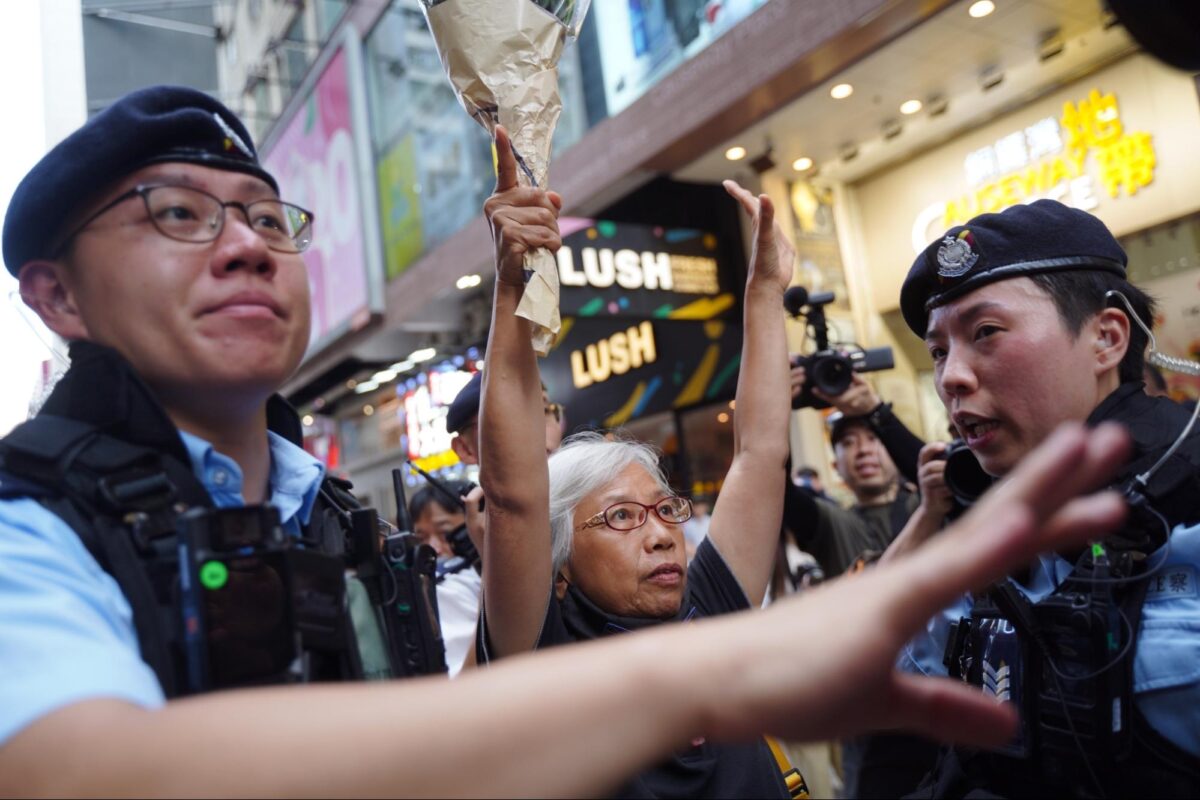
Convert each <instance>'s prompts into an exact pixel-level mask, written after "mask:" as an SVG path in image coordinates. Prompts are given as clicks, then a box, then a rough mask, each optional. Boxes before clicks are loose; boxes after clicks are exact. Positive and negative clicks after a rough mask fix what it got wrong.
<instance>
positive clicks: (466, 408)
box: [446, 372, 483, 433]
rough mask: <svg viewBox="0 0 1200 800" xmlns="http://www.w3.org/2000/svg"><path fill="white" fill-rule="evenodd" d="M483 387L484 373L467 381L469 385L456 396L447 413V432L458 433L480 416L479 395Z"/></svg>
mask: <svg viewBox="0 0 1200 800" xmlns="http://www.w3.org/2000/svg"><path fill="white" fill-rule="evenodd" d="M482 387H483V373H482V372H476V373H475V374H474V375H472V376H471V380H469V381H467V385H466V386H464V387H463V388H462V389H461V390H459V392H458V394H457V395H455V396H454V402H452V403H451V404H450V410H449V411H447V412H446V430H448V431H449V432H450V433H458V432H459V431H461V430H462V429H463V428H465V427H466V426H467V425H468V424H470V422H471V420H473V419H475V418H476V417H478V416H479V393H480V389H481V388H482Z"/></svg>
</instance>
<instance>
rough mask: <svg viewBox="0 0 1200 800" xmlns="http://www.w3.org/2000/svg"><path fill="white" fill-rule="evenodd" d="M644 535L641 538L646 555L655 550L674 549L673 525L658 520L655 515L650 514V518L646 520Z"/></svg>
mask: <svg viewBox="0 0 1200 800" xmlns="http://www.w3.org/2000/svg"><path fill="white" fill-rule="evenodd" d="M644 527H645V531H646V533H645V535H644V536H643V537H642V544H643V546H644V547H645V548H646V552H647V553H653V552H655V551H657V550H666V551H670V550H674V549H675V531H674V530H672V529H673V528H675V527H678V526H675V525H668V524H667V523H665V522H663V521H662V520H661V519H659V518H658V515H657V514H654V513H653V512H651V514H650V518H649V519H647V520H646V524H645V526H644Z"/></svg>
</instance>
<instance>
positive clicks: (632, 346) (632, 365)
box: [541, 317, 742, 430]
mask: <svg viewBox="0 0 1200 800" xmlns="http://www.w3.org/2000/svg"><path fill="white" fill-rule="evenodd" d="M741 348H742V328H741V325H740V324H738V323H736V322H730V321H725V320H719V319H718V320H707V321H691V320H672V319H642V320H639V319H636V318H621V317H608V318H600V319H595V318H585V317H569V318H566V319H564V320H563V333H562V334H561V335H560V336H559V340H558V343H557V345H556V346H555V348H554V350H553V351H551V353H550V355H549V356H547V357H546V358H545V359H543V361H542V362H541V373H542V379H543V381H545V383H546V389H547V391H548V392H549V394H550V397H552V398H553V399H554V400H556V401H559V402H562V403H564V404H565V405H566V410H567V429H568V430H576V429H579V428H616V427H620V426H621V425H623V424H625V423H626V422H629V421H630V420H633V419H637V418H639V417H644V416H647V415H650V414H654V413H657V412H660V411H667V410H671V409H683V408H689V407H692V406H696V405H702V404H705V403H712V402H717V401H723V400H728V399H730V398H732V397H733V396H734V394H735V392H736V388H737V375H738V366H739V365H740V363H741Z"/></svg>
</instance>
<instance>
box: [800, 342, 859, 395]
mask: <svg viewBox="0 0 1200 800" xmlns="http://www.w3.org/2000/svg"><path fill="white" fill-rule="evenodd" d="M809 371H810V374H811V376H812V382H813V384H814V385H815V386H816V387H817V388H818V389H820V390H821V391H822V392H824V393H825V394H827V395H829V396H831V397H836V396H837V395H839V394H841V393H842V392H844V391H846V390H847V389H849V388H850V382H851V381H852V380H853V378H854V370H853V367H852V366H851V364H850V359H848V358H846V357H845V356H840V355H837V354H836V353H831V354H829V355H818V356H815V357H814V358H813V360H812V366H811V367H810V368H809Z"/></svg>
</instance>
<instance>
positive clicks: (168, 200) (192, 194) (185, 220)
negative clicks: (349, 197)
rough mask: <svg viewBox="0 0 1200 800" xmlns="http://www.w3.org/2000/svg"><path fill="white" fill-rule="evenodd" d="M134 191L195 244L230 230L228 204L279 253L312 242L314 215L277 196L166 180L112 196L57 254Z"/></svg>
mask: <svg viewBox="0 0 1200 800" xmlns="http://www.w3.org/2000/svg"><path fill="white" fill-rule="evenodd" d="M135 196H140V197H141V198H142V202H143V203H144V204H145V206H146V213H147V214H148V215H149V217H150V222H151V223H153V225H154V228H155V229H156V230H157V231H158V232H159V233H161V234H162V235H163V236H166V237H167V238H169V239H175V240H176V241H180V242H193V243H196V244H200V243H204V242H212V241H216V239H217V237H219V236H220V235H221V231H223V230H224V229H225V209H227V208H230V207H233V208H236V209H238V210H239V211H241V212H242V216H244V217H245V218H246V224H248V225H249V226H250V227H251V229H253V230H254V232H255V233H257V234H258V235H259V236H261V237H262V240H263V241H264V242H265V243H266V245H267V247H269V248H270V249H272V250H275V251H276V252H279V253H302V252H304V251H305V250H307V249H308V246H309V245H310V244H312V231H313V215H312V212H311V211H306V210H304V209H303V208H301V207H300V206H296V205H292V204H291V203H285V202H283V201H281V200H275V199H273V198H268V199H264V200H255V201H254V202H253V203H239V202H236V201H231V202H225V201H223V200H221V199H220V198H218V197H214V196H213V195H211V194H209V193H208V192H206V191H204V190H202V189H193V188H192V187H190V186H175V185H169V184H166V185H157V186H135V187H134V188H132V189H130V190H129V191H128V192H125V194H123V195H121V196H119V197H117V198H115V199H113V201H112V202H111V203H109V204H108V205H106V206H104V208H102V209H100V210H99V211H97V212H96V213H95V214H92V215H91V216H90V217H88V218H87V220H86V221H84V222H83V224H81V225H80V226H79V227H77V228H75V230H73V231H72V232H71V234H70V235H69V236H67V237H66V238H65V239H63V242H62V244H61V245H59V247H58V250H57V252H56V253H55V255H58V254H60V253H62V252H63V250H65V249H66V247H67V245H68V244H69V243H70V241H71V240H72V239H74V238H75V237H76V236H78V235H79V233H80V232H82V231H83V229H84V228H86V227H87V226H88V225H91V224H92V223H93V222H95V221H96V219H97V218H98V217H100V215H102V214H104V213H106V212H108V211H109V210H111V209H113V208H115V207H116V206H118V205H120V204H121V203H124V202H125V201H126V200H128V199H130V198H131V197H135Z"/></svg>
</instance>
